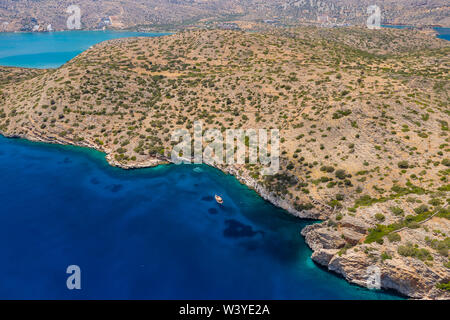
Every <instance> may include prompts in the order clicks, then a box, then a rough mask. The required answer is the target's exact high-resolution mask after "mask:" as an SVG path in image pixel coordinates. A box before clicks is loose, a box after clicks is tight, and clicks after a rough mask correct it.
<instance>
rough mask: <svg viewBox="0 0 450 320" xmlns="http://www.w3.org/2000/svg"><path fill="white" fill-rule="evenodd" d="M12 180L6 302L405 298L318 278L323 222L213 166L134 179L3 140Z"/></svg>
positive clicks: (2, 242)
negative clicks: (307, 229)
mask: <svg viewBox="0 0 450 320" xmlns="http://www.w3.org/2000/svg"><path fill="white" fill-rule="evenodd" d="M0 177H1V178H2V183H1V184H0V204H1V210H0V252H1V255H0V298H1V299H36V298H37V299H48V298H55V299H79V298H86V299H96V298H101V299H132V298H135V299H216V298H220V299H391V298H397V297H395V296H391V295H388V294H386V293H382V292H377V291H369V290H366V289H363V288H360V287H357V286H353V285H350V284H348V283H347V282H346V281H345V280H343V279H341V278H339V277H337V276H335V275H333V274H331V273H329V272H327V271H324V270H322V269H320V268H318V267H317V266H316V265H314V263H313V262H312V261H311V259H310V255H311V251H310V250H309V249H308V247H307V246H306V244H305V242H304V240H303V238H302V237H301V235H300V230H301V229H302V227H304V226H305V225H306V224H307V223H312V222H307V221H303V220H300V219H297V218H294V217H292V216H291V215H289V214H287V213H286V212H284V211H283V210H281V209H278V208H276V207H274V206H272V205H271V204H269V203H268V202H266V201H264V200H262V199H261V198H260V197H259V196H258V195H257V194H256V193H255V192H253V191H251V190H250V189H248V188H247V187H245V186H243V185H241V184H240V183H239V182H237V180H236V179H234V178H233V177H232V176H228V175H225V174H223V173H222V172H220V171H218V170H215V169H212V168H210V167H207V166H194V165H182V166H175V165H167V166H159V167H156V168H149V169H140V170H133V171H126V170H121V169H117V168H113V167H110V166H109V165H108V164H107V163H106V161H105V160H104V155H103V154H101V153H99V152H96V151H92V150H88V149H82V148H75V147H67V146H56V145H47V144H40V143H32V142H28V141H25V140H16V139H6V138H3V137H0ZM216 193H217V194H220V195H222V196H223V198H224V206H223V207H221V206H219V205H218V204H217V203H216V202H215V201H214V199H213V196H214V194H216ZM69 265H78V266H80V268H81V275H82V279H81V286H82V290H80V291H76V290H75V291H69V290H68V289H67V288H66V278H67V276H68V275H67V274H66V273H65V271H66V268H67V266H69Z"/></svg>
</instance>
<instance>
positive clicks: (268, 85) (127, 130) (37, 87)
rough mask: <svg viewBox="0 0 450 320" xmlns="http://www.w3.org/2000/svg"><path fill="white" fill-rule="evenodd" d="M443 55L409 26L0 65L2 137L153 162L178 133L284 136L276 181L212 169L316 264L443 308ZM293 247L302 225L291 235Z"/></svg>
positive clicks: (181, 40)
mask: <svg viewBox="0 0 450 320" xmlns="http://www.w3.org/2000/svg"><path fill="white" fill-rule="evenodd" d="M449 58H450V45H449V43H448V42H446V41H444V40H439V39H437V38H435V37H434V36H433V35H431V34H428V33H423V32H419V31H412V30H394V29H386V30H385V29H383V30H372V31H371V30H368V29H362V28H339V29H320V28H314V27H307V28H306V27H305V28H292V29H275V30H274V31H270V32H266V33H245V32H238V31H223V30H222V31H218V30H216V31H191V32H181V33H177V34H174V35H171V36H165V37H161V38H131V39H120V40H112V41H108V42H104V43H101V44H98V45H95V46H94V47H93V48H91V49H89V50H88V51H86V52H84V53H82V54H81V55H79V56H77V57H76V58H74V59H73V60H71V61H70V62H68V63H67V64H65V65H63V66H62V67H60V68H58V69H51V70H29V69H20V68H0V75H1V78H0V79H1V80H0V105H1V106H0V132H1V133H2V134H4V135H6V136H11V137H23V138H27V139H30V140H35V141H46V142H52V143H62V144H73V145H80V146H88V147H92V148H95V149H98V150H101V151H103V152H105V153H106V154H107V159H108V161H109V162H110V163H111V164H112V165H116V166H120V167H123V168H132V167H145V166H151V165H156V164H159V163H164V162H166V161H167V160H168V159H169V158H170V153H171V150H172V145H173V142H172V141H171V134H172V133H173V132H174V130H175V129H177V128H186V129H188V130H191V131H192V130H193V128H192V126H193V123H194V121H201V122H202V123H203V129H204V130H206V129H208V128H217V129H219V130H221V131H222V132H224V131H225V130H226V129H229V128H236V129H240V128H243V129H248V128H254V129H258V128H261V129H271V128H277V129H279V130H280V136H281V170H280V172H279V173H278V174H276V175H274V176H261V174H260V169H261V166H260V165H248V164H246V165H233V166H218V167H219V168H220V169H222V170H223V171H225V172H229V173H232V174H234V175H236V176H237V177H238V178H239V179H240V180H241V181H242V182H243V183H245V184H247V185H248V186H250V187H252V188H254V189H255V190H257V191H258V192H259V193H260V194H261V195H262V196H263V197H265V198H266V199H268V200H270V201H271V202H273V203H274V204H276V205H279V206H281V207H283V208H285V209H286V210H288V211H289V212H291V213H292V214H295V215H297V216H299V217H305V218H315V219H322V220H324V222H323V223H321V224H314V225H312V226H309V227H307V228H305V229H304V230H303V235H304V236H305V237H306V240H307V243H308V244H309V245H310V246H311V248H312V249H313V250H314V254H313V259H314V260H315V261H316V262H317V263H320V264H322V265H324V266H326V267H327V268H329V269H330V270H332V271H335V272H337V273H340V274H341V275H343V276H344V277H345V278H346V279H347V280H348V281H351V282H354V283H357V284H359V285H363V286H366V285H367V284H366V282H365V279H366V276H367V275H366V271H367V269H368V268H369V267H373V266H375V267H377V268H378V269H379V270H380V272H381V286H382V287H383V288H388V289H394V290H397V291H399V292H401V293H402V294H404V295H407V296H409V297H413V298H433V299H437V298H445V299H448V298H450V294H449V291H448V290H449V289H448V288H449V281H450V264H449V258H448V249H449V246H450V238H449V231H450V221H449V209H448V203H449V202H450V197H449V191H450V183H449V180H448V177H449V172H450V158H449V151H450V144H449V143H450V142H449V120H450V108H449V92H450V91H449V63H450V59H449ZM299 236H300V230H299Z"/></svg>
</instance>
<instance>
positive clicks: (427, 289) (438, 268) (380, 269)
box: [301, 217, 450, 299]
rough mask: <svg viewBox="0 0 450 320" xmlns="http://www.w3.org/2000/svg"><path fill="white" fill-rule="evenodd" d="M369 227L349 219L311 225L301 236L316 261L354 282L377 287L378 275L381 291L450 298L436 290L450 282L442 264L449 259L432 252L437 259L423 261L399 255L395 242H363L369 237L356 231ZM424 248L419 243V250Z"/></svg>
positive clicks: (418, 296) (411, 295) (431, 297)
mask: <svg viewBox="0 0 450 320" xmlns="http://www.w3.org/2000/svg"><path fill="white" fill-rule="evenodd" d="M343 226H345V227H343ZM367 226H368V225H367V224H363V223H362V222H361V221H360V220H359V219H357V218H353V217H347V218H344V219H342V221H341V223H339V224H337V225H334V226H332V227H329V226H328V224H327V223H325V222H324V223H320V224H313V225H309V226H307V227H305V228H304V229H303V230H302V232H301V233H302V235H303V236H304V237H305V240H306V243H307V244H308V246H309V247H310V248H311V249H312V250H313V254H312V256H311V258H312V259H313V261H314V262H316V263H317V264H319V265H321V266H324V267H326V268H327V269H328V270H330V271H332V272H335V273H337V274H339V275H341V276H342V277H344V278H345V279H346V280H347V281H349V282H351V283H354V284H357V285H359V286H362V287H369V288H373V283H372V282H370V281H371V280H372V279H373V276H374V274H378V277H379V283H378V285H379V288H382V289H388V290H394V291H396V292H398V293H400V294H402V295H404V296H406V297H410V298H414V299H450V293H449V292H448V291H443V290H439V289H437V288H436V284H438V283H447V282H448V281H449V280H450V273H449V272H448V269H446V267H444V266H443V264H442V261H445V259H442V257H440V256H439V255H438V254H435V253H431V254H432V255H433V258H434V259H433V260H426V261H422V260H420V259H418V258H414V257H406V256H401V255H399V254H397V246H398V245H397V244H394V243H390V242H388V243H385V244H383V245H380V244H377V243H371V244H365V243H362V240H363V238H364V236H365V235H364V234H362V233H360V232H357V231H355V229H356V230H358V231H362V230H364V229H365V228H366V227H367ZM407 232H408V231H407ZM417 232H421V231H417ZM408 233H409V235H410V234H411V231H409V232H408ZM405 238H406V236H405ZM407 239H408V241H409V240H411V239H420V237H419V236H412V237H410V238H407ZM423 245H424V244H423V243H418V246H419V247H421V246H423Z"/></svg>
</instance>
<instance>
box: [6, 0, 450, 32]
mask: <svg viewBox="0 0 450 320" xmlns="http://www.w3.org/2000/svg"><path fill="white" fill-rule="evenodd" d="M374 4H376V5H378V6H379V7H380V9H381V13H382V22H383V23H390V24H404V25H410V26H430V25H440V26H443V27H449V26H450V5H449V3H448V1H446V0H428V1H422V0H382V1H376V2H374V1H372V0H270V1H266V0H208V1H205V0H127V1H118V0H105V1H103V0H102V1H93V0H78V1H72V0H71V1H68V0H0V31H31V30H33V28H35V26H37V27H38V29H39V30H46V28H47V26H48V25H49V24H51V25H52V29H53V30H65V29H67V24H66V21H67V18H68V17H69V16H70V13H67V12H66V9H67V8H68V7H69V6H70V5H77V6H79V8H80V10H81V27H82V28H83V29H101V28H102V27H104V26H105V27H108V28H111V27H112V28H130V27H138V26H141V27H146V28H156V29H159V30H161V29H164V30H171V29H174V28H186V27H187V28H189V27H193V26H197V27H199V26H200V27H205V26H210V25H211V24H213V25H214V24H217V23H219V24H220V23H221V22H226V21H228V22H230V21H231V22H242V24H240V25H241V26H245V22H259V23H261V22H263V23H266V24H278V25H283V24H286V25H296V24H304V23H307V24H311V23H320V24H321V23H323V24H327V25H360V26H362V25H365V24H366V21H367V18H368V17H369V16H370V14H368V12H367V8H368V7H369V6H370V5H374ZM105 21H106V23H105ZM228 27H229V25H228Z"/></svg>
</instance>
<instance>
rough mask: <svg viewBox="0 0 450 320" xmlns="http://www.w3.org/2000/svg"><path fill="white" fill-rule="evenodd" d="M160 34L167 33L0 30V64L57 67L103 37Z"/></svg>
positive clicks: (115, 37) (100, 40)
mask: <svg viewBox="0 0 450 320" xmlns="http://www.w3.org/2000/svg"><path fill="white" fill-rule="evenodd" d="M162 35H166V34H161V33H143V32H128V31H65V32H50V33H31V32H24V33H20V32H19V33H0V65H4V66H14V67H26V68H57V67H59V66H61V65H62V64H64V63H66V62H67V61H69V60H70V59H72V58H73V57H75V56H76V55H78V54H80V53H81V52H83V51H84V50H87V49H88V48H89V47H90V46H92V45H94V44H96V43H99V42H102V41H105V40H111V39H117V38H124V37H138V36H139V37H156V36H162Z"/></svg>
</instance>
